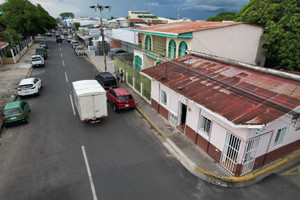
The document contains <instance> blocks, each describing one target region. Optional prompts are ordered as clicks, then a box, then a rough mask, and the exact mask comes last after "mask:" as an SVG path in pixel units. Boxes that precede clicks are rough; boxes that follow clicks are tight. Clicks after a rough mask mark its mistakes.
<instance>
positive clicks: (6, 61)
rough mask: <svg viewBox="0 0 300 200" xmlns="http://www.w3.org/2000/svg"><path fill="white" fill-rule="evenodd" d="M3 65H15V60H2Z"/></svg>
mask: <svg viewBox="0 0 300 200" xmlns="http://www.w3.org/2000/svg"><path fill="white" fill-rule="evenodd" d="M2 61H3V64H14V63H15V62H14V59H13V58H2Z"/></svg>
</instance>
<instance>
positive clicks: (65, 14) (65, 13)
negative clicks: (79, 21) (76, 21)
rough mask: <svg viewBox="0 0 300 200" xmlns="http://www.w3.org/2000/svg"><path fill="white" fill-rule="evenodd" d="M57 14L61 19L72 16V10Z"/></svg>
mask: <svg viewBox="0 0 300 200" xmlns="http://www.w3.org/2000/svg"><path fill="white" fill-rule="evenodd" d="M59 16H60V17H61V19H65V18H74V14H73V13H72V12H64V13H60V14H59Z"/></svg>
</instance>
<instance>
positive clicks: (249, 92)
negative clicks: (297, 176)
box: [142, 55, 300, 125]
mask: <svg viewBox="0 0 300 200" xmlns="http://www.w3.org/2000/svg"><path fill="white" fill-rule="evenodd" d="M188 63H189V64H188ZM142 72H143V73H145V74H147V75H148V76H150V77H152V78H153V79H155V80H157V81H159V82H161V83H162V84H164V85H166V86H167V87H169V88H171V89H173V90H174V91H176V92H178V93H180V94H182V95H183V96H185V97H187V98H189V99H191V100H193V101H194V102H196V103H198V104H200V105H202V106H204V107H206V108H207V109H209V110H211V111H213V112H215V113H218V114H219V115H221V116H223V117H225V118H226V119H228V120H229V121H231V122H233V123H234V124H243V125H246V124H267V123H270V122H272V121H274V120H276V119H278V118H279V117H281V116H283V115H285V114H286V113H288V112H289V111H290V110H293V109H295V108H297V107H299V106H300V82H299V81H296V80H292V79H288V78H284V77H280V76H276V75H271V74H266V73H263V72H259V71H254V70H251V69H247V68H244V67H240V66H234V65H229V64H225V63H220V62H217V61H213V60H208V59H204V58H201V57H199V56H196V55H190V58H188V55H186V56H183V57H180V58H178V59H175V60H173V61H170V62H166V63H163V64H160V65H156V66H154V67H151V68H148V69H145V70H143V71H142Z"/></svg>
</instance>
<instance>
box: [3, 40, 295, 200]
mask: <svg viewBox="0 0 300 200" xmlns="http://www.w3.org/2000/svg"><path fill="white" fill-rule="evenodd" d="M96 73H97V71H96V69H95V67H93V65H92V64H91V63H90V62H89V61H88V60H86V59H84V58H83V59H80V58H77V57H76V56H75V53H74V51H73V50H72V48H71V46H70V44H69V43H66V42H64V43H55V42H49V50H48V59H47V60H46V65H45V67H44V68H35V69H33V71H32V73H31V76H32V77H39V78H41V79H42V81H43V89H42V92H41V95H40V96H37V97H34V96H33V97H27V98H24V99H25V100H26V101H27V102H28V103H29V104H30V106H31V113H30V118H29V123H28V124H20V125H16V126H13V127H10V128H8V129H4V130H3V131H2V137H1V146H0V200H24V199H26V200H27V199H28V200H37V199H41V200H44V199H49V200H50V199H51V200H53V199H56V200H60V199H62V200H77V199H78V200H89V199H90V200H95V199H101V200H102V199H103V200H106V199H107V200H121V199H128V200H141V199H143V200H144V199H149V200H159V199H161V200H169V199H170V200H176V199H178V200H182V199H187V200H193V199H249V200H250V199H251V200H252V199H257V200H258V199H273V200H274V199H289V200H291V199H298V198H299V194H300V193H299V188H300V187H299V186H300V182H299V171H300V170H299V171H297V170H298V169H299V166H300V165H295V166H293V168H291V169H289V170H287V171H286V172H282V173H280V174H275V175H272V176H270V177H268V178H267V179H266V180H264V181H262V182H261V183H258V184H256V185H253V186H249V187H246V188H236V189H231V188H223V187H218V186H215V185H212V184H210V183H207V182H205V181H202V180H201V179H198V178H197V177H195V176H193V175H192V174H190V173H189V172H188V171H187V170H186V169H185V168H184V167H183V166H182V165H181V164H180V163H179V162H178V161H177V160H176V159H175V158H174V157H173V156H172V155H171V154H170V153H169V152H168V151H167V150H166V148H165V147H164V146H163V145H162V143H161V141H160V140H159V139H158V137H157V136H156V135H155V132H154V131H153V130H152V129H151V127H150V125H149V124H148V123H147V122H146V121H145V120H144V119H143V118H142V117H141V115H140V114H139V113H138V112H137V111H136V110H133V111H132V110H130V111H125V112H117V113H115V112H114V111H113V110H112V107H111V106H110V105H108V111H109V116H108V118H106V119H105V120H103V121H102V122H101V123H99V124H88V123H84V122H81V121H80V119H79V116H78V114H77V112H75V113H74V110H73V109H72V106H71V105H72V104H71V83H72V81H77V80H83V79H94V76H95V74H96ZM284 173H285V174H284Z"/></svg>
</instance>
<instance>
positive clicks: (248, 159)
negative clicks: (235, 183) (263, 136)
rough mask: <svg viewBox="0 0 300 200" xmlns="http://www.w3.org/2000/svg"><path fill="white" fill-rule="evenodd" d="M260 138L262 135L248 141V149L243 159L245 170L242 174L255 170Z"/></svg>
mask: <svg viewBox="0 0 300 200" xmlns="http://www.w3.org/2000/svg"><path fill="white" fill-rule="evenodd" d="M259 140H260V137H257V138H254V139H252V140H249V141H248V142H247V149H246V153H245V156H244V159H243V170H242V174H241V175H244V174H246V173H248V172H251V171H252V170H253V167H254V163H255V155H256V150H257V147H258V144H259Z"/></svg>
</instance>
